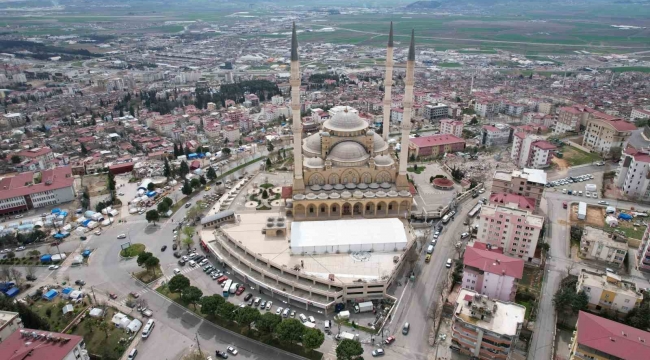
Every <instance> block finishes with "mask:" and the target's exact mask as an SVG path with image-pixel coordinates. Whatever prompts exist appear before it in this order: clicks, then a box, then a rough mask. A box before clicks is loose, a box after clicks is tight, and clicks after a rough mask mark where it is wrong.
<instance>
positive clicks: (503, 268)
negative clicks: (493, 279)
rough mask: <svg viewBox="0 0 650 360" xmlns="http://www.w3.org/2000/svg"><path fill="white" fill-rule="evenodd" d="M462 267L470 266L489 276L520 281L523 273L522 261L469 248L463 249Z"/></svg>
mask: <svg viewBox="0 0 650 360" xmlns="http://www.w3.org/2000/svg"><path fill="white" fill-rule="evenodd" d="M463 265H465V266H471V267H473V268H477V269H480V270H483V271H485V272H489V273H491V274H497V275H507V276H511V277H514V278H516V279H521V277H522V275H523V273H524V261H523V260H522V259H517V258H513V257H510V256H507V255H503V254H499V253H496V252H493V251H488V250H481V249H477V248H474V247H471V246H468V247H467V248H465V257H464V258H463Z"/></svg>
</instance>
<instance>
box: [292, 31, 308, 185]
mask: <svg viewBox="0 0 650 360" xmlns="http://www.w3.org/2000/svg"><path fill="white" fill-rule="evenodd" d="M289 84H291V112H292V114H293V125H292V126H291V130H292V131H293V191H294V192H298V193H301V192H303V191H305V180H303V178H302V119H301V118H300V61H298V37H296V23H295V22H294V23H293V31H292V33H291V78H290V79H289Z"/></svg>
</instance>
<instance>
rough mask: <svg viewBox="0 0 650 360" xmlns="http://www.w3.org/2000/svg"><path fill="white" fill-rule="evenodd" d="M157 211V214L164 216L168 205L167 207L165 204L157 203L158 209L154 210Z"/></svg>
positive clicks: (162, 202)
mask: <svg viewBox="0 0 650 360" xmlns="http://www.w3.org/2000/svg"><path fill="white" fill-rule="evenodd" d="M156 210H158V213H159V214H165V213H167V211H169V205H167V203H166V202H164V201H161V202H159V203H158V207H157V208H156Z"/></svg>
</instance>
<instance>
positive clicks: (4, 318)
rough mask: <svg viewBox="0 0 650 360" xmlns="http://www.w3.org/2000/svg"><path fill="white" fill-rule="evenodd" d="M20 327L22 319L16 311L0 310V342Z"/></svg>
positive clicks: (21, 326)
mask: <svg viewBox="0 0 650 360" xmlns="http://www.w3.org/2000/svg"><path fill="white" fill-rule="evenodd" d="M22 328H23V321H22V320H21V319H20V315H18V313H17V312H13V311H4V310H0V343H2V341H4V340H5V339H7V338H8V337H9V336H10V335H11V334H13V332H14V331H16V330H18V329H22Z"/></svg>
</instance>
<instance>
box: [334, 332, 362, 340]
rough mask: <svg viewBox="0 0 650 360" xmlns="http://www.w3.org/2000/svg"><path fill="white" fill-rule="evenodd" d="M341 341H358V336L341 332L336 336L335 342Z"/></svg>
mask: <svg viewBox="0 0 650 360" xmlns="http://www.w3.org/2000/svg"><path fill="white" fill-rule="evenodd" d="M343 339H348V340H356V341H359V334H350V333H349V332H346V331H343V332H341V333H340V334H338V335H336V340H343Z"/></svg>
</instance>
